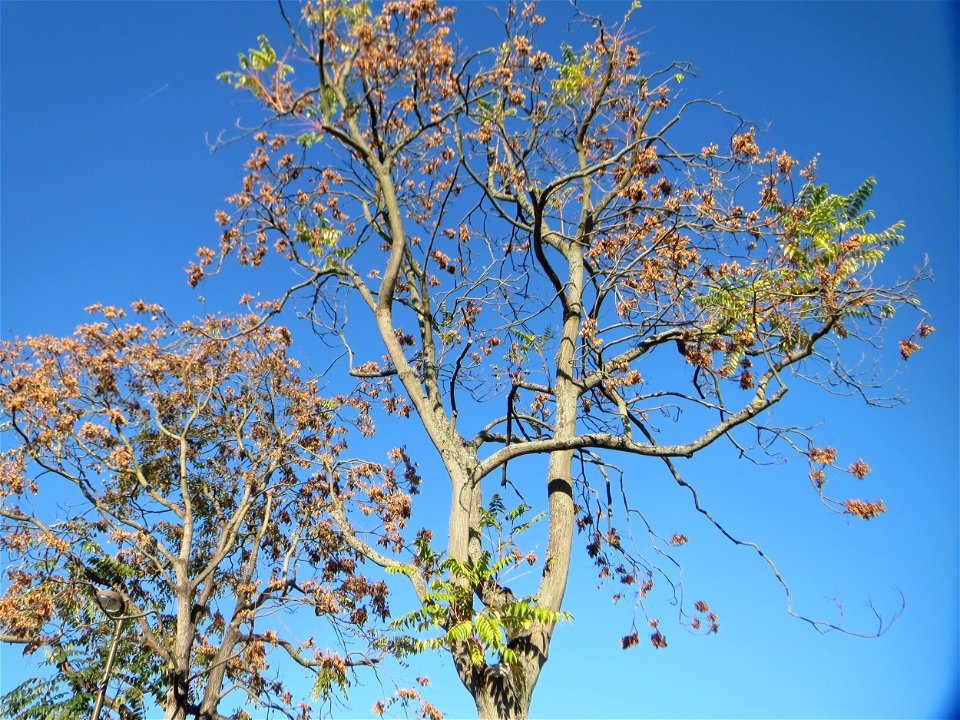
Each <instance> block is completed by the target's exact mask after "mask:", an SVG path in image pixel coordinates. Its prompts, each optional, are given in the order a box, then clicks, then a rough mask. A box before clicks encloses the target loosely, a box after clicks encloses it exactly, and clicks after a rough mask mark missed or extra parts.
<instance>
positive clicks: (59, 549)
mask: <svg viewBox="0 0 960 720" xmlns="http://www.w3.org/2000/svg"><path fill="white" fill-rule="evenodd" d="M134 309H135V310H136V311H137V312H138V313H141V314H146V315H150V316H152V317H153V320H152V321H151V324H150V327H146V326H145V325H143V324H139V323H135V324H125V325H124V324H121V318H123V317H124V312H123V311H122V310H120V309H117V308H112V307H101V306H99V305H97V306H93V307H91V308H89V311H91V312H93V313H95V314H97V315H100V316H101V319H99V320H98V321H96V322H93V323H90V324H87V325H84V326H81V327H80V328H78V329H77V331H76V333H75V335H74V336H73V337H69V338H54V337H36V338H27V339H25V340H16V341H13V342H5V343H3V344H2V345H0V412H2V421H3V429H4V432H3V437H4V440H5V441H6V443H5V444H6V445H7V447H8V449H6V450H5V451H4V452H3V453H2V455H0V498H2V501H3V504H2V508H0V518H2V520H0V525H2V531H0V547H2V551H3V553H4V554H5V555H6V558H5V560H7V561H8V562H7V563H5V564H6V565H7V568H8V569H7V572H6V574H7V581H8V582H7V588H6V592H5V593H4V594H3V596H2V597H0V634H2V640H3V641H5V642H13V643H20V644H23V645H24V646H25V649H24V652H25V654H30V653H32V652H35V651H37V650H38V649H40V648H43V650H44V652H45V660H44V661H43V662H44V663H46V664H47V665H50V666H54V667H56V669H57V671H58V672H57V673H56V675H55V676H54V677H52V678H47V679H32V680H28V681H27V682H25V683H23V684H22V685H20V686H19V687H17V688H16V689H14V690H13V691H11V692H10V693H8V694H7V696H6V697H5V698H4V702H3V711H4V712H5V713H6V714H8V715H10V716H12V717H33V718H41V717H42V718H66V717H70V718H74V717H81V716H83V715H89V714H90V712H91V708H92V707H93V705H94V698H95V697H96V696H97V695H98V693H100V692H101V685H100V683H101V679H104V680H106V679H107V678H105V677H104V663H105V657H106V655H107V652H108V647H109V646H110V645H111V636H112V634H113V632H114V630H115V629H117V631H118V635H117V637H118V638H119V639H118V641H117V643H116V648H115V649H116V656H117V658H116V668H117V669H116V671H115V672H114V673H113V683H112V684H111V685H110V687H109V690H108V691H107V692H106V693H105V697H104V699H103V703H104V708H105V709H106V711H107V712H109V713H114V714H116V715H119V716H120V717H124V718H126V717H135V716H142V715H143V713H144V708H145V707H146V706H148V705H149V704H150V703H151V702H152V703H156V704H157V705H159V706H161V707H164V708H165V712H166V717H167V718H168V719H179V718H185V717H188V716H190V717H197V718H205V719H215V718H220V717H223V716H222V715H221V714H220V711H219V708H220V707H221V706H222V705H223V704H224V703H226V702H230V703H233V704H235V705H236V706H238V707H246V708H260V709H266V710H267V711H268V712H271V713H274V712H275V713H279V714H280V715H281V716H285V717H291V718H292V717H307V715H308V713H309V711H310V705H309V702H308V701H309V698H307V699H306V700H307V701H303V698H295V697H294V694H293V689H292V688H291V687H289V686H288V683H287V681H285V680H284V679H283V678H282V677H281V675H280V674H279V672H278V666H277V663H276V662H275V660H274V656H275V654H276V651H277V650H278V649H279V650H281V651H283V652H280V653H279V656H280V657H283V656H289V657H290V658H292V660H293V661H295V662H296V663H298V664H299V665H300V666H303V667H305V668H308V669H309V670H310V671H312V672H313V673H314V693H313V696H314V698H315V699H316V698H330V697H332V696H333V693H335V692H336V691H338V690H340V689H345V687H346V684H347V681H348V673H349V671H350V668H351V667H353V666H356V665H371V664H374V663H376V662H377V661H378V660H379V659H380V658H381V657H382V656H383V655H384V654H385V653H386V652H387V651H388V649H389V646H388V644H387V642H386V641H385V640H383V639H382V635H380V634H378V633H377V631H376V627H375V625H376V622H377V621H378V620H385V619H386V618H387V617H388V609H387V602H386V587H385V585H384V584H383V583H382V582H372V581H370V580H368V579H367V578H366V577H365V576H364V575H362V574H361V573H360V571H359V558H358V557H357V555H356V553H355V551H354V550H352V549H351V548H350V547H349V546H348V545H347V544H346V543H344V542H343V540H342V536H341V535H340V534H339V533H335V532H334V531H333V530H332V525H331V521H330V519H329V517H330V515H329V514H328V513H327V512H326V510H327V507H328V506H329V503H330V492H331V490H332V486H331V485H330V481H329V479H328V478H327V477H326V476H325V475H321V474H319V473H317V472H315V471H316V469H317V468H319V467H321V466H324V467H327V468H329V467H331V466H332V465H335V464H338V463H339V465H338V466H348V465H350V463H348V462H345V461H338V460H337V459H336V458H337V456H338V454H339V452H340V450H341V449H342V440H341V436H342V435H343V433H344V430H343V429H342V426H341V425H340V424H339V420H338V417H339V416H342V414H343V413H346V412H350V411H351V409H356V412H357V415H356V416H355V417H354V418H352V419H353V420H354V421H355V422H360V423H361V424H362V416H363V414H364V412H365V411H364V408H363V406H362V404H361V403H360V402H359V401H357V400H355V399H351V398H342V397H341V398H330V399H327V398H324V397H322V396H321V394H320V393H319V392H318V388H317V387H316V383H315V382H308V381H304V380H302V379H301V377H300V374H299V371H298V366H297V364H296V363H295V362H294V361H293V360H292V359H290V358H288V357H287V347H288V345H289V343H290V336H289V334H288V333H287V331H286V330H285V329H283V328H274V327H265V326H256V327H255V326H254V325H255V323H254V322H253V320H252V319H251V318H248V317H247V318H238V319H221V318H207V319H205V320H203V321H201V322H198V323H196V324H192V323H186V324H183V325H176V324H174V323H173V322H171V321H170V320H169V319H168V318H167V317H166V316H165V314H164V313H163V311H162V309H161V308H160V307H159V306H148V305H146V304H144V303H136V304H135V305H134ZM393 457H394V458H395V460H396V462H395V463H394V464H392V465H378V464H375V463H364V464H362V467H363V472H362V473H359V474H357V476H358V477H359V476H362V477H363V478H364V483H365V485H364V490H365V491H367V492H368V493H371V494H376V495H377V497H379V498H386V497H387V496H389V502H390V503H391V507H392V508H394V509H397V508H400V510H398V512H400V514H401V515H402V507H401V506H403V504H404V502H405V500H404V499H405V498H408V495H407V491H408V490H409V489H411V486H415V485H416V482H417V477H416V474H415V472H414V471H413V468H412V467H411V466H409V464H408V463H407V461H406V458H405V456H404V455H403V454H402V453H394V454H393ZM399 466H403V467H400V468H399V472H398V467H399ZM385 485H389V489H386V490H385V489H384V486H385ZM340 492H341V493H343V494H350V493H351V492H353V491H352V490H351V489H349V488H347V487H344V488H343V489H341V490H340ZM381 506H382V503H381V504H380V505H378V504H377V503H376V502H372V503H371V504H370V507H371V508H373V509H372V510H371V512H372V513H376V512H379V511H380V508H381ZM394 522H395V523H397V522H399V523H400V524H402V522H403V520H402V518H401V519H400V520H394ZM103 591H107V592H108V593H113V594H114V596H115V597H116V598H117V599H118V601H119V602H118V605H120V606H121V607H120V610H119V611H114V612H113V613H105V612H104V608H103V607H102V603H100V604H98V603H97V601H96V599H95V598H96V596H97V593H98V592H101V593H102V592H103ZM296 612H301V613H304V614H305V615H306V617H309V618H310V620H311V622H298V623H292V622H276V621H274V620H273V619H272V618H274V617H276V616H277V615H278V614H279V613H296ZM314 614H315V615H316V616H320V617H322V618H324V620H325V621H326V622H327V624H328V625H329V626H330V627H331V628H332V630H333V631H334V633H333V634H332V635H331V637H332V638H333V639H332V640H331V639H329V638H327V639H325V640H323V644H321V639H322V638H321V637H315V636H314V635H312V634H310V635H308V633H307V631H306V630H305V628H308V627H310V626H311V625H315V624H316V621H315V620H314ZM287 627H296V628H297V629H298V630H301V629H302V630H303V632H302V633H298V632H291V631H289V630H286V632H284V630H285V629H286V628H287ZM121 628H122V632H120V629H121ZM361 628H363V629H364V631H363V632H362V633H361V632H359V630H360V629H361ZM328 644H329V645H334V646H335V647H338V649H339V651H331V650H320V648H321V647H324V646H325V645H328ZM234 716H235V717H246V716H247V715H246V711H242V710H241V711H238V712H237V714H236V715H234Z"/></svg>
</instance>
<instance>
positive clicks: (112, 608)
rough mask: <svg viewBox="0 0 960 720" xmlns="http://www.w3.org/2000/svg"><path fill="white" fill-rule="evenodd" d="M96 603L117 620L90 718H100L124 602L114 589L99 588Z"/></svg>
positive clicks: (117, 641)
mask: <svg viewBox="0 0 960 720" xmlns="http://www.w3.org/2000/svg"><path fill="white" fill-rule="evenodd" d="M95 599H96V602H97V605H98V606H100V609H101V610H103V612H104V613H106V615H107V617H109V618H113V619H114V620H116V621H117V624H116V627H115V628H114V630H113V642H112V643H110V652H109V654H108V655H107V666H106V667H105V668H104V670H103V678H102V679H101V680H100V687H99V688H98V690H97V702H96V703H95V704H94V706H93V715H91V716H90V720H100V711H101V710H103V698H104V696H105V695H106V692H107V683H108V682H109V681H110V671H111V670H112V669H113V661H114V659H115V658H116V657H117V645H118V644H119V642H120V631H121V630H122V629H123V621H124V620H125V618H124V617H123V611H124V609H125V607H126V602H125V601H124V599H123V595H121V594H120V593H118V592H116V591H115V590H107V589H104V588H100V589H98V590H97V594H96V596H95Z"/></svg>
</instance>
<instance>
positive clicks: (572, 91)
mask: <svg viewBox="0 0 960 720" xmlns="http://www.w3.org/2000/svg"><path fill="white" fill-rule="evenodd" d="M560 53H561V55H562V56H563V60H562V61H561V62H557V63H554V69H555V70H556V71H557V79H556V80H554V81H553V86H552V87H553V92H554V98H553V102H554V104H555V105H564V104H566V103H569V102H572V101H574V100H576V99H577V98H578V97H579V95H580V93H581V92H582V91H583V89H584V88H585V87H586V86H587V85H588V84H589V83H590V80H591V78H592V77H593V74H594V73H595V72H596V71H597V68H599V67H600V60H599V58H597V57H592V53H591V52H590V49H589V48H586V49H584V51H583V55H580V56H578V55H577V53H576V52H575V51H574V49H573V48H572V47H571V46H570V45H568V44H567V43H563V44H562V45H561V46H560Z"/></svg>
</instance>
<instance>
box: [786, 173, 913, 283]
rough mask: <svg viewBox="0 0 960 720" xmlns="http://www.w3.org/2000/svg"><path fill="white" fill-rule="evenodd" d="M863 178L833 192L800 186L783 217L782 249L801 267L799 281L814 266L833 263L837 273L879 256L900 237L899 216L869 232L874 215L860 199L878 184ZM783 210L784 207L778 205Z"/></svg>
mask: <svg viewBox="0 0 960 720" xmlns="http://www.w3.org/2000/svg"><path fill="white" fill-rule="evenodd" d="M876 182H877V181H876V180H875V179H874V178H872V177H871V178H867V179H866V180H865V181H864V182H863V184H862V185H861V186H860V187H859V188H857V190H856V191H855V192H853V193H852V194H850V195H846V196H844V195H832V194H830V188H829V187H828V186H827V185H812V184H808V185H806V186H804V188H803V189H802V190H801V191H800V197H799V199H798V202H797V208H798V211H797V212H787V213H786V215H785V219H784V221H783V237H784V243H783V248H782V249H783V254H784V256H785V258H786V259H787V261H788V263H790V264H791V265H793V266H795V267H796V268H798V269H799V270H800V273H799V276H798V277H799V279H800V280H801V281H804V280H807V281H813V280H815V279H816V276H817V271H818V270H821V269H828V268H831V267H832V266H836V272H837V273H838V274H839V278H838V279H841V280H842V279H844V278H846V277H849V276H850V275H852V274H853V273H855V272H857V271H858V270H860V269H861V268H872V267H874V266H876V265H877V264H879V263H880V262H882V261H883V258H884V255H885V254H886V253H887V251H889V250H890V248H892V247H894V246H896V245H899V244H900V243H902V242H903V239H904V238H903V235H901V234H900V232H899V231H900V230H901V229H902V228H903V222H897V223H894V224H893V225H891V226H890V227H889V228H887V229H886V230H884V231H882V232H879V233H867V232H865V228H866V226H867V223H869V222H870V221H872V220H873V219H874V217H875V215H874V212H873V211H872V210H864V209H863V208H864V205H865V204H866V202H867V200H869V199H870V196H871V195H872V194H873V189H874V187H875V186H876ZM782 209H783V210H787V209H786V208H782Z"/></svg>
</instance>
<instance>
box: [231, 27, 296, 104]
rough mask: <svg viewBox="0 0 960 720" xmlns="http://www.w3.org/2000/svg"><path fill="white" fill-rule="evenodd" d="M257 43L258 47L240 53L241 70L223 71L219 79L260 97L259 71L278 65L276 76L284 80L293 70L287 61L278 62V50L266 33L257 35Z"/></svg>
mask: <svg viewBox="0 0 960 720" xmlns="http://www.w3.org/2000/svg"><path fill="white" fill-rule="evenodd" d="M257 45H258V48H251V49H250V51H249V53H248V54H246V55H244V54H243V53H240V55H239V56H238V58H237V63H238V64H239V65H240V72H230V71H228V72H222V73H220V74H219V75H217V80H220V81H222V82H226V83H228V84H230V85H232V86H233V87H235V88H238V89H246V90H250V91H251V92H252V93H253V94H254V95H257V96H258V97H259V96H260V95H261V94H262V92H263V88H262V86H261V84H260V82H259V81H258V80H257V79H256V76H257V74H258V73H261V72H264V71H265V70H269V69H270V68H272V67H274V66H276V68H275V73H276V78H277V79H278V80H282V79H283V78H284V77H286V75H287V74H288V73H292V72H293V68H292V67H291V66H289V65H287V64H285V63H277V52H276V50H274V49H273V47H272V46H271V45H270V41H269V40H268V39H267V36H266V35H258V36H257Z"/></svg>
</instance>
